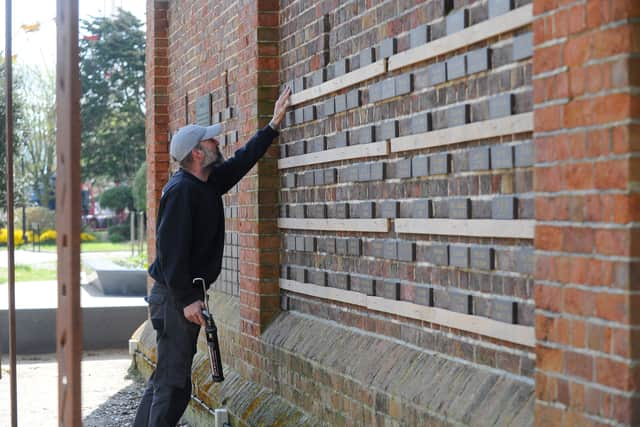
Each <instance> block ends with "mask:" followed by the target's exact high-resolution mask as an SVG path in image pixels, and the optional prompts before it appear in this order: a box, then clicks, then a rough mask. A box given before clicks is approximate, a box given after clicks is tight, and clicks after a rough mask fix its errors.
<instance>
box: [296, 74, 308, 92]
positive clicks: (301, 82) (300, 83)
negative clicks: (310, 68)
mask: <svg viewBox="0 0 640 427" xmlns="http://www.w3.org/2000/svg"><path fill="white" fill-rule="evenodd" d="M306 88H307V78H306V77H305V76H300V77H297V78H295V79H293V92H294V93H297V92H302V91H303V90H305V89H306Z"/></svg>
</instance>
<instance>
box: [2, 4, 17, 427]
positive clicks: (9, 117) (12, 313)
mask: <svg viewBox="0 0 640 427" xmlns="http://www.w3.org/2000/svg"><path fill="white" fill-rule="evenodd" d="M5 30H6V32H5V51H4V52H5V60H4V70H5V73H6V74H5V81H4V83H5V96H6V104H5V112H6V121H5V131H6V138H5V142H6V144H7V231H8V234H9V235H8V236H7V249H8V251H7V254H8V257H9V260H8V261H9V263H8V264H9V265H8V267H9V272H8V275H9V278H8V279H9V367H10V369H11V380H10V386H9V387H10V395H11V426H12V427H17V425H18V393H17V371H16V370H17V365H16V276H15V257H14V251H15V239H14V224H13V84H12V82H13V68H12V62H11V56H12V55H11V54H12V52H11V31H12V29H11V0H6V3H5Z"/></svg>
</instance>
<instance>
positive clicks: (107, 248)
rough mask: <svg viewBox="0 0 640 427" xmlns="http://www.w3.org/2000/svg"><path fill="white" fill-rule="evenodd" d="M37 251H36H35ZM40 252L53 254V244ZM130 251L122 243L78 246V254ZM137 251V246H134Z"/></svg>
mask: <svg viewBox="0 0 640 427" xmlns="http://www.w3.org/2000/svg"><path fill="white" fill-rule="evenodd" d="M146 247H147V244H146V243H145V244H144V249H145V250H146ZM31 248H32V246H31V245H24V246H22V247H21V248H20V249H24V250H27V251H30V250H31ZM36 250H37V249H36ZM41 250H42V251H44V252H55V251H56V245H55V244H47V245H42V246H41ZM124 251H131V243H129V242H122V243H111V242H82V243H81V245H80V252H124ZM136 251H137V246H136Z"/></svg>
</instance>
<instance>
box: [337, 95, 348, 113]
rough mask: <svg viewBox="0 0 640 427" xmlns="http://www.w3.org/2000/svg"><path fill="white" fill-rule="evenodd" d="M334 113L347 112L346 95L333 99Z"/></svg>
mask: <svg viewBox="0 0 640 427" xmlns="http://www.w3.org/2000/svg"><path fill="white" fill-rule="evenodd" d="M335 103H336V113H341V112H343V111H346V110H347V95H344V94H342V95H337V96H336V97H335Z"/></svg>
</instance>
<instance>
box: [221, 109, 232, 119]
mask: <svg viewBox="0 0 640 427" xmlns="http://www.w3.org/2000/svg"><path fill="white" fill-rule="evenodd" d="M232 117H233V107H229V108H225V109H224V110H222V120H229V119H231V118H232Z"/></svg>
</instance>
